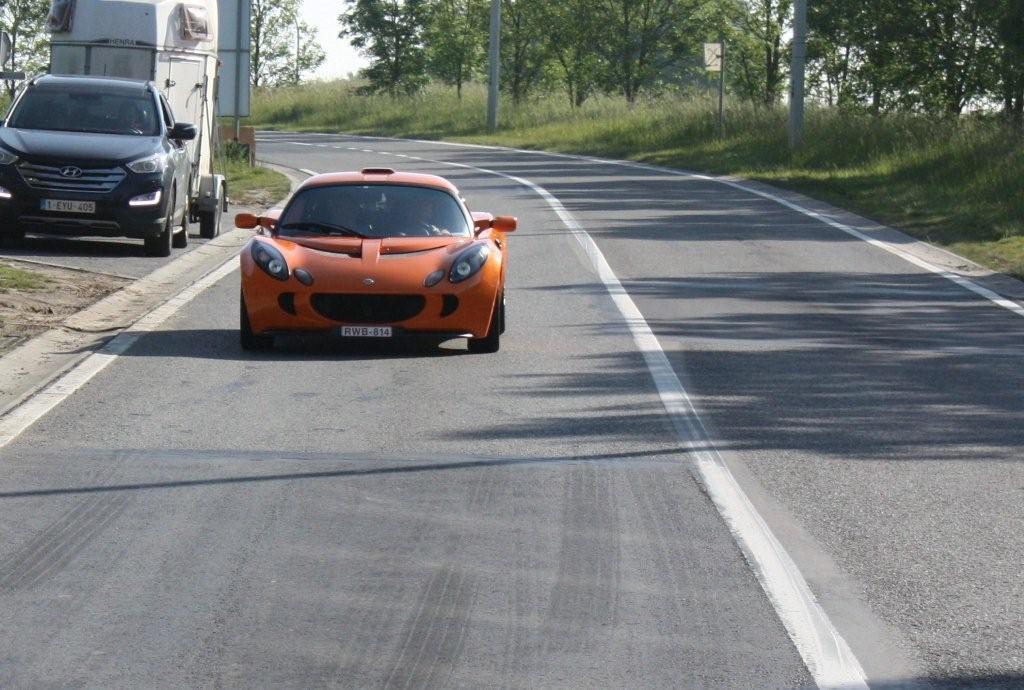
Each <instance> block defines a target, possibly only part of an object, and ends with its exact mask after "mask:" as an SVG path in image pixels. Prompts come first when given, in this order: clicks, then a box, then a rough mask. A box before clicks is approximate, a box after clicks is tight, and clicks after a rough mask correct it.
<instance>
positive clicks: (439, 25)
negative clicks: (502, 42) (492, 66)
mask: <svg viewBox="0 0 1024 690" xmlns="http://www.w3.org/2000/svg"><path fill="white" fill-rule="evenodd" d="M488 7H489V3H488V2H487V0H436V4H435V5H434V7H433V9H432V11H431V13H430V19H429V21H428V24H427V28H426V31H425V33H424V42H425V44H426V47H427V48H426V49H427V71H428V73H429V74H430V75H431V76H433V77H436V78H438V79H440V80H441V81H442V82H444V83H445V84H450V85H452V86H454V87H455V90H456V92H457V93H458V96H459V98H460V99H461V98H462V87H463V85H464V84H465V83H466V82H468V81H470V80H471V79H472V78H473V77H475V76H477V75H478V74H479V73H480V70H481V69H482V67H483V64H484V60H485V57H486V51H485V45H486V41H487V35H488V12H487V10H488Z"/></svg>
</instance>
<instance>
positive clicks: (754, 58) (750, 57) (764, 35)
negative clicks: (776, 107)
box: [732, 0, 793, 105]
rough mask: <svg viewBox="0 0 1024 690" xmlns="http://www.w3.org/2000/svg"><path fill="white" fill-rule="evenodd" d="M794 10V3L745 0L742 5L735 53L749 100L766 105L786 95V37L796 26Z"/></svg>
mask: <svg viewBox="0 0 1024 690" xmlns="http://www.w3.org/2000/svg"><path fill="white" fill-rule="evenodd" d="M792 9H793V2H792V0H744V4H743V5H742V6H741V11H740V14H739V18H738V22H737V29H738V35H737V34H735V33H734V40H733V43H734V44H735V49H734V50H733V51H732V54H733V56H734V60H735V61H737V62H738V63H739V70H738V71H737V72H738V75H739V77H740V79H739V83H740V86H741V90H742V91H743V92H745V94H746V95H747V96H748V97H750V98H755V99H757V100H760V101H762V102H763V103H765V104H766V105H771V104H774V103H776V102H778V100H779V97H780V96H781V95H782V93H783V92H784V88H785V87H784V82H785V78H786V73H787V70H786V61H787V54H788V49H787V46H786V44H785V42H784V41H783V36H784V35H785V34H786V32H787V31H788V30H789V29H790V27H791V25H792ZM737 39H738V40H737Z"/></svg>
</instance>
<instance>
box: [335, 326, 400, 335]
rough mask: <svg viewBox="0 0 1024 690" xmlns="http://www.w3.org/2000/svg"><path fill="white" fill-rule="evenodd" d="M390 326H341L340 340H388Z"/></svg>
mask: <svg viewBox="0 0 1024 690" xmlns="http://www.w3.org/2000/svg"><path fill="white" fill-rule="evenodd" d="M391 333H392V332H391V326H342V327H341V337H342V338H390V337H391Z"/></svg>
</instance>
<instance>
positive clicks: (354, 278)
mask: <svg viewBox="0 0 1024 690" xmlns="http://www.w3.org/2000/svg"><path fill="white" fill-rule="evenodd" d="M235 225H237V226H238V227H240V228H250V229H258V230H259V231H258V233H257V234H256V235H255V236H254V237H253V238H252V239H251V240H250V241H249V243H248V244H247V245H246V246H245V247H244V248H243V249H242V254H241V264H242V293H241V313H240V336H241V344H242V347H243V348H244V349H247V350H256V349H263V348H268V347H271V346H272V345H273V342H274V341H273V338H274V335H276V334H283V333H301V332H320V333H333V334H335V335H338V336H341V337H345V338H395V337H400V336H405V335H414V334H423V335H432V336H436V337H438V338H441V339H444V338H456V337H462V338H468V339H469V350H470V352H497V350H498V347H499V343H500V338H501V334H502V332H504V330H505V272H506V268H507V265H508V244H507V240H506V239H505V233H508V232H512V231H513V230H515V229H516V225H517V221H516V219H515V218H513V217H509V216H498V217H494V216H492V215H491V214H489V213H470V211H469V210H468V209H467V208H466V204H465V201H464V200H463V199H462V197H461V196H460V195H459V191H458V190H457V189H456V188H455V186H454V185H453V184H452V183H451V182H449V181H448V180H446V179H444V178H441V177H436V176H434V175H420V174H412V173H396V172H395V171H393V170H390V169H387V168H368V169H366V170H363V171H362V172H348V173H333V174H328V175H317V176H316V177H311V178H310V179H308V180H306V181H305V182H304V183H303V184H302V186H301V187H299V189H298V190H297V191H296V192H295V194H294V195H293V196H292V198H291V199H290V200H289V201H288V203H287V205H285V207H284V209H283V210H282V209H272V210H270V211H268V212H267V213H266V214H265V215H263V216H254V215H252V214H244V213H243V214H240V215H239V216H237V218H236V219H235Z"/></svg>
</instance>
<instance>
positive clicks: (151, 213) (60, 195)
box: [0, 166, 171, 239]
mask: <svg viewBox="0 0 1024 690" xmlns="http://www.w3.org/2000/svg"><path fill="white" fill-rule="evenodd" d="M0 186H2V187H4V188H5V189H7V190H8V191H9V192H10V193H11V198H10V199H0V233H3V232H9V233H11V234H14V233H16V232H31V233H40V234H49V235H80V236H101V237H132V238H136V239H142V238H145V237H154V236H156V235H159V234H160V233H161V232H163V230H164V227H165V226H166V224H167V214H168V213H169V212H170V208H169V207H170V203H171V201H170V199H169V198H168V194H166V193H163V194H162V195H161V199H160V203H159V204H157V205H155V206H144V207H137V208H135V207H130V206H129V205H128V201H129V200H130V199H132V198H134V197H137V196H140V195H142V194H148V193H150V192H153V191H157V190H160V191H163V190H164V189H165V184H164V180H163V178H162V177H161V176H160V175H132V174H129V175H128V176H127V177H126V178H125V179H124V180H123V181H122V182H121V183H120V184H119V185H118V186H117V187H115V188H114V189H113V191H111V192H107V193H103V194H98V193H83V192H70V191H68V192H63V191H61V192H57V191H50V190H42V189H37V188H34V187H31V186H29V185H28V184H26V183H25V181H24V180H23V179H22V177H21V175H20V174H19V173H18V171H17V170H15V169H14V168H13V167H12V166H2V167H0ZM45 199H60V200H66V201H91V202H94V203H95V204H96V213H92V214H79V213H57V212H53V211H43V210H42V202H43V200H45Z"/></svg>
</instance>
